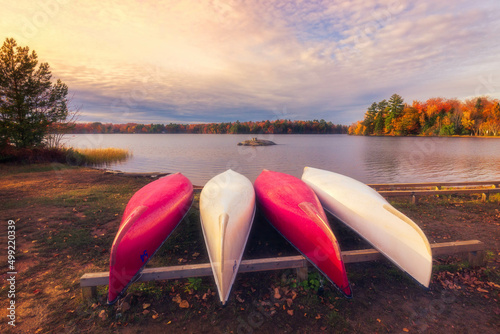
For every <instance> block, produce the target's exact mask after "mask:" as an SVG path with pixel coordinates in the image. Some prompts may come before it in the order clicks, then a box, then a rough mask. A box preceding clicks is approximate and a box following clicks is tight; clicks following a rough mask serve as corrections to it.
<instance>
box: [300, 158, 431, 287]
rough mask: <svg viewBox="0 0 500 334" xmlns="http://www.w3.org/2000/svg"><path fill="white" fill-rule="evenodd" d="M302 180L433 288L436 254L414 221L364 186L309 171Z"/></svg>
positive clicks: (331, 208) (344, 219)
mask: <svg viewBox="0 0 500 334" xmlns="http://www.w3.org/2000/svg"><path fill="white" fill-rule="evenodd" d="M302 180H303V181H304V182H305V183H307V184H308V185H309V186H310V187H311V188H312V189H313V190H314V192H316V195H317V196H318V198H319V200H320V201H321V204H322V205H323V206H324V207H325V209H326V210H328V211H329V212H330V213H332V214H333V215H334V216H336V217H337V218H338V219H340V220H341V221H342V222H343V223H345V224H346V225H347V226H349V227H350V228H352V229H353V230H354V231H355V232H357V233H358V234H359V235H360V236H361V237H363V238H364V239H365V240H366V241H368V242H369V243H370V244H371V245H372V246H373V247H375V248H376V249H377V250H378V251H379V252H380V253H382V254H383V255H385V256H386V257H387V258H388V259H389V260H390V261H392V262H393V263H394V264H395V265H396V266H398V267H399V268H401V269H402V270H404V271H406V272H407V273H408V274H409V275H411V276H412V277H413V278H415V279H416V280H417V281H418V282H419V283H420V284H422V285H423V286H425V287H429V282H430V279H431V273H432V253H431V247H430V245H429V242H428V241H427V237H426V236H425V234H424V233H423V232H422V230H421V229H420V228H419V227H418V226H417V224H415V223H414V222H413V221H412V220H411V219H410V218H408V217H406V216H405V215H404V214H402V213H401V212H399V211H398V210H396V209H395V208H394V207H393V206H392V205H390V204H389V202H387V201H386V200H385V199H384V198H383V197H382V196H381V195H380V194H379V193H377V192H376V191H375V190H374V189H372V188H370V187H369V186H367V185H366V184H364V183H361V182H359V181H357V180H354V179H352V178H350V177H347V176H344V175H341V174H337V173H333V172H329V171H326V170H321V169H316V168H311V167H305V168H304V173H303V174H302Z"/></svg>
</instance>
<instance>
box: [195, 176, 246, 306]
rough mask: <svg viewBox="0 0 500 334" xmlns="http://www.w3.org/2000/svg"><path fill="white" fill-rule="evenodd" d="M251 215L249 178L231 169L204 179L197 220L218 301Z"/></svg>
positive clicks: (222, 296)
mask: <svg viewBox="0 0 500 334" xmlns="http://www.w3.org/2000/svg"><path fill="white" fill-rule="evenodd" d="M254 215H255V192H254V189H253V186H252V183H251V182H250V180H248V179H247V178H246V177H245V176H243V175H241V174H239V173H236V172H234V171H232V170H227V171H226V172H224V173H222V174H219V175H217V176H215V177H214V178H212V179H211V180H210V181H208V182H207V184H206V185H205V187H203V190H202V191H201V194H200V220H201V226H202V230H203V236H204V238H205V244H206V246H207V250H208V255H209V258H210V264H211V266H212V271H213V275H214V278H215V283H216V285H217V289H218V292H219V297H220V300H221V303H222V305H224V304H226V302H227V300H228V298H229V293H230V291H231V287H232V285H233V283H234V280H235V278H236V274H237V272H238V268H239V266H240V263H241V257H242V256H243V251H244V250H245V245H246V243H247V240H248V235H249V233H250V229H251V227H252V222H253V218H254Z"/></svg>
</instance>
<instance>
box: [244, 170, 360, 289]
mask: <svg viewBox="0 0 500 334" xmlns="http://www.w3.org/2000/svg"><path fill="white" fill-rule="evenodd" d="M254 187H255V194H256V197H257V201H258V203H259V205H260V207H261V208H262V210H263V211H264V215H265V216H266V218H267V220H268V221H269V222H270V223H271V225H273V226H274V227H275V228H276V230H277V231H278V232H279V233H281V235H283V237H285V239H287V240H288V241H289V242H290V243H291V244H292V245H293V246H294V247H295V248H296V249H297V250H298V251H299V252H301V253H302V254H304V256H305V257H306V258H307V259H308V260H309V261H310V262H311V263H312V264H313V265H314V266H315V267H316V268H317V269H318V270H319V271H320V272H322V273H323V274H324V275H325V276H326V277H327V278H328V279H329V280H330V281H331V282H332V283H333V284H334V285H335V286H336V287H337V288H338V289H339V290H340V292H342V293H343V294H344V295H345V296H346V297H351V295H352V293H351V288H350V286H349V282H348V280H347V275H346V271H345V268H344V262H343V261H342V255H341V252H340V248H339V245H338V242H337V239H336V238H335V235H334V234H333V232H332V230H331V228H330V225H329V224H328V220H327V218H326V215H325V212H324V211H323V208H322V207H321V204H320V202H319V200H318V198H317V197H316V195H315V194H314V192H313V191H312V190H311V189H310V188H309V187H308V186H307V185H306V184H305V183H304V182H303V181H301V180H300V179H298V178H296V177H294V176H291V175H288V174H283V173H278V172H272V171H268V170H264V171H263V172H262V173H261V174H260V175H259V176H258V177H257V179H256V180H255V184H254Z"/></svg>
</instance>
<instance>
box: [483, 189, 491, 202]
mask: <svg viewBox="0 0 500 334" xmlns="http://www.w3.org/2000/svg"><path fill="white" fill-rule="evenodd" d="M489 200H490V192H489V191H487V192H484V193H483V194H482V196H481V201H482V202H488V201H489Z"/></svg>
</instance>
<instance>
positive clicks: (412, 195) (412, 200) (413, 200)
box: [411, 193, 418, 205]
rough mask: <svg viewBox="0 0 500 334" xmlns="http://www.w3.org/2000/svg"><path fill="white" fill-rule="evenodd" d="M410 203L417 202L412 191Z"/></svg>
mask: <svg viewBox="0 0 500 334" xmlns="http://www.w3.org/2000/svg"><path fill="white" fill-rule="evenodd" d="M411 204H415V205H416V204H418V198H417V196H416V195H415V194H414V193H412V194H411Z"/></svg>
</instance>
